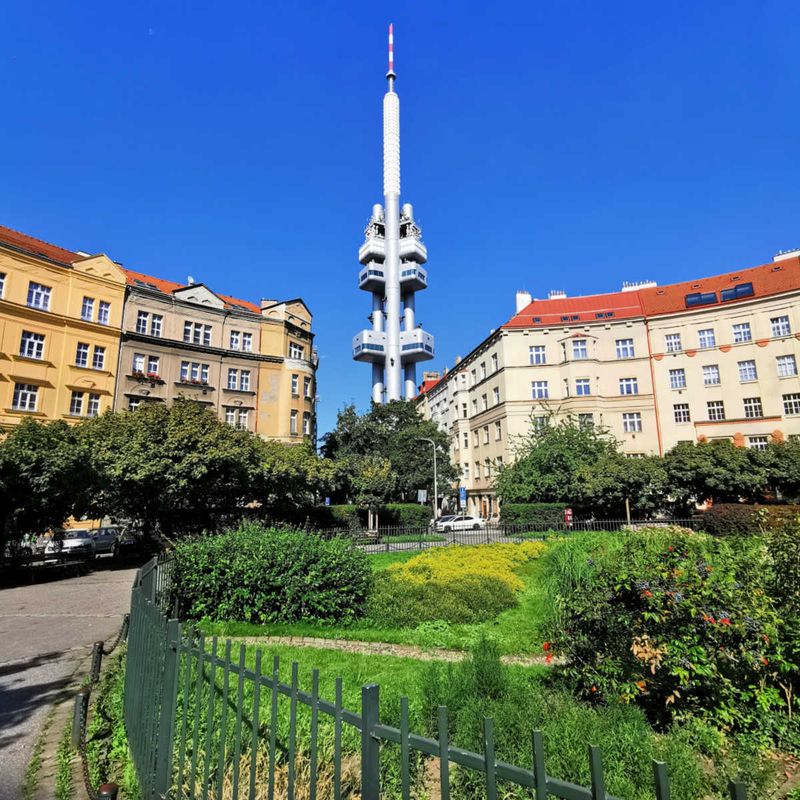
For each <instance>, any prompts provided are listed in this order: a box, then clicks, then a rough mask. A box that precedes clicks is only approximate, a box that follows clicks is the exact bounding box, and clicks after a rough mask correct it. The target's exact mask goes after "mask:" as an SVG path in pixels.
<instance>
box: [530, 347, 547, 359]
mask: <svg viewBox="0 0 800 800" xmlns="http://www.w3.org/2000/svg"><path fill="white" fill-rule="evenodd" d="M528 352H529V353H530V359H531V364H546V363H547V360H546V358H545V350H544V345H543V344H535V345H533V346H532V347H529V348H528Z"/></svg>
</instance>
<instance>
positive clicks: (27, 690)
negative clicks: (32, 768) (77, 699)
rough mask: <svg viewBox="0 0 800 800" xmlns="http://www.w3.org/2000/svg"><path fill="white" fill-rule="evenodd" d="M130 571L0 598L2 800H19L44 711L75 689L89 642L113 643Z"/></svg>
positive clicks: (107, 572)
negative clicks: (102, 641) (105, 641)
mask: <svg viewBox="0 0 800 800" xmlns="http://www.w3.org/2000/svg"><path fill="white" fill-rule="evenodd" d="M134 573H135V570H134V569H119V570H101V571H98V572H93V573H91V574H89V575H85V576H83V577H80V578H67V579H65V580H59V581H52V582H49V583H40V584H35V585H33V586H21V587H15V588H12V589H2V590H0V800H19V798H20V797H21V796H22V791H21V785H22V780H23V777H24V774H25V768H26V766H27V764H28V760H29V759H30V754H31V750H32V748H33V745H34V744H35V742H36V738H37V734H38V732H39V730H40V728H41V726H42V723H43V722H44V719H45V717H46V716H47V709H48V708H49V707H50V706H51V705H52V704H53V703H55V702H56V701H58V700H60V699H63V698H64V697H65V696H66V695H68V694H69V693H70V692H71V691H72V690H73V689H74V686H73V681H75V680H76V677H77V676H76V671H77V670H78V669H79V667H80V666H81V664H82V662H83V661H84V660H85V659H86V656H88V655H89V653H90V652H91V646H92V644H93V643H94V642H96V641H100V640H107V639H111V638H113V637H114V636H115V635H116V633H117V631H118V630H119V627H120V624H121V622H122V617H123V615H124V614H125V613H127V611H128V608H129V606H130V597H131V585H132V583H133V576H134Z"/></svg>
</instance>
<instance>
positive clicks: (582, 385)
mask: <svg viewBox="0 0 800 800" xmlns="http://www.w3.org/2000/svg"><path fill="white" fill-rule="evenodd" d="M591 393H592V389H591V386H590V385H589V378H576V380H575V394H576V395H578V397H586V396H587V395H590V394H591Z"/></svg>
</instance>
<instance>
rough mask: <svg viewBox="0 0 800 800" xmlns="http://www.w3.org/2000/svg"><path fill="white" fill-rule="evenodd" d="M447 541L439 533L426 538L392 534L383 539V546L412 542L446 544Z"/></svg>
mask: <svg viewBox="0 0 800 800" xmlns="http://www.w3.org/2000/svg"><path fill="white" fill-rule="evenodd" d="M446 541H447V539H446V538H445V537H444V536H441V535H440V534H438V533H426V534H425V535H424V536H413V535H405V534H399V533H398V534H390V535H389V536H382V537H381V544H411V543H412V542H423V543H424V542H446Z"/></svg>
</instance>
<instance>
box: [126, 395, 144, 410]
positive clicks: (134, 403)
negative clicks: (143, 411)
mask: <svg viewBox="0 0 800 800" xmlns="http://www.w3.org/2000/svg"><path fill="white" fill-rule="evenodd" d="M141 404H142V399H141V398H140V397H130V398H128V411H136V409H137V408H139V406H140V405H141Z"/></svg>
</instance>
